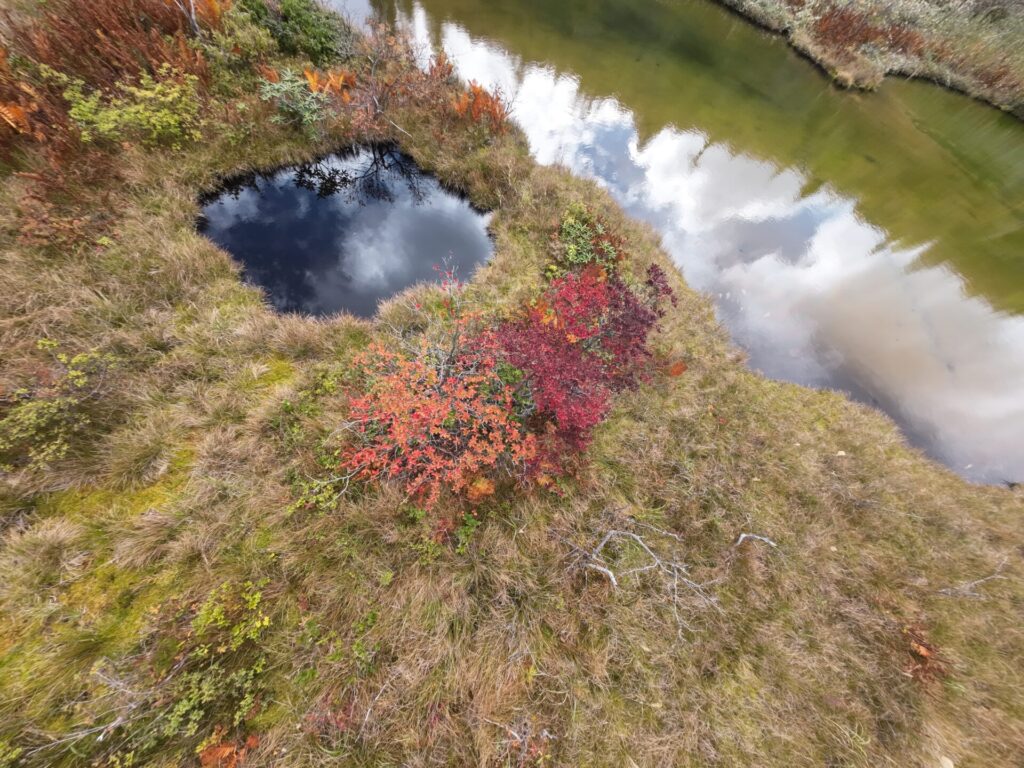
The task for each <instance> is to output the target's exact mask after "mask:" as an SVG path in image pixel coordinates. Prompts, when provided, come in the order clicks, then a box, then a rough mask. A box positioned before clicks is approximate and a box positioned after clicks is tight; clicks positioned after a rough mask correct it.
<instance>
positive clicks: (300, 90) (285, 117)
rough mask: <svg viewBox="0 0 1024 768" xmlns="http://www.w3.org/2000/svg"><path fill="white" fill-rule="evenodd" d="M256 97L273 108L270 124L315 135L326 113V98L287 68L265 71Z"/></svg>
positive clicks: (327, 101) (324, 94) (327, 111)
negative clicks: (277, 124) (274, 112)
mask: <svg viewBox="0 0 1024 768" xmlns="http://www.w3.org/2000/svg"><path fill="white" fill-rule="evenodd" d="M259 89H260V98H261V99H263V100H264V101H269V102H271V103H273V104H274V106H275V107H276V108H277V114H276V115H274V117H273V118H272V119H273V120H274V122H276V123H281V124H283V125H291V126H294V127H296V128H301V129H302V130H304V131H307V132H309V133H315V132H316V131H317V130H318V128H319V126H320V124H321V123H322V122H323V121H324V120H325V119H326V117H327V116H328V114H329V106H330V98H329V97H328V96H327V94H326V93H323V92H322V91H315V90H312V89H311V88H310V87H309V83H308V82H307V81H306V79H305V78H303V77H300V76H299V75H298V74H297V73H296V72H293V71H292V70H290V69H286V70H283V71H282V72H277V71H276V70H269V69H268V70H266V71H265V72H264V77H263V78H262V79H261V80H260V86H259Z"/></svg>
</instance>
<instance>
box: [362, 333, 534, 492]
mask: <svg viewBox="0 0 1024 768" xmlns="http://www.w3.org/2000/svg"><path fill="white" fill-rule="evenodd" d="M462 330H464V329H462ZM462 330H456V332H455V335H454V337H453V338H455V339H458V338H459V337H460V336H461V334H462ZM456 343H457V342H456ZM358 363H359V364H360V365H361V366H362V367H363V368H364V369H365V370H366V371H367V373H368V374H369V375H370V377H371V385H370V390H369V392H367V393H366V394H365V395H362V396H360V397H356V398H353V399H352V401H351V403H350V408H351V422H350V423H351V426H352V428H353V429H354V430H355V432H356V435H357V438H358V440H357V442H356V444H355V445H354V446H352V447H351V448H350V449H349V450H348V451H347V452H346V453H345V454H344V456H343V459H342V466H343V467H345V468H346V469H348V470H349V471H350V472H353V473H354V476H356V477H359V478H363V479H375V478H381V479H385V478H387V479H397V480H401V481H402V482H404V484H405V489H406V491H407V492H408V493H409V495H410V496H413V497H415V498H418V499H420V500H421V501H422V503H423V504H424V506H425V507H428V508H429V507H432V506H433V505H434V504H435V503H436V502H437V500H438V499H439V498H440V495H441V493H442V491H443V490H445V489H447V490H450V491H452V492H454V493H464V494H467V495H468V496H469V497H471V498H472V499H474V500H479V499H480V498H482V497H483V496H484V495H487V494H483V493H482V488H484V487H485V484H483V483H480V482H479V481H480V479H481V478H482V477H483V476H484V475H488V474H493V473H504V474H505V475H507V476H509V477H522V476H524V475H525V472H526V468H527V465H528V463H529V462H530V461H531V460H532V459H533V458H534V456H535V453H536V441H535V438H533V437H532V436H530V435H528V434H527V433H526V430H525V429H524V428H523V426H522V425H521V424H520V423H519V422H518V421H517V419H516V414H515V409H514V393H513V389H512V387H511V386H509V385H507V384H505V383H504V382H503V381H502V380H501V378H500V377H499V376H498V373H497V371H496V369H495V368H496V361H495V359H494V358H493V357H492V356H491V355H489V354H487V352H486V351H469V350H458V351H456V352H455V353H454V354H453V355H451V356H450V357H445V358H438V357H437V356H436V355H435V354H433V351H432V350H431V349H429V348H427V347H426V346H424V349H423V350H422V353H421V354H420V355H419V356H418V357H416V358H414V359H406V358H404V357H402V356H400V355H398V354H396V353H395V352H393V351H391V350H389V349H387V348H385V347H383V346H380V345H374V346H372V347H370V349H369V350H368V351H367V353H366V354H365V355H363V357H362V359H361V360H359V361H358ZM487 487H493V486H487Z"/></svg>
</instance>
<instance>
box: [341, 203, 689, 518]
mask: <svg viewBox="0 0 1024 768" xmlns="http://www.w3.org/2000/svg"><path fill="white" fill-rule="evenodd" d="M570 216H572V217H574V219H573V220H574V221H583V222H589V223H585V224H583V225H581V227H582V228H585V234H586V237H587V238H588V239H587V241H586V247H585V248H584V247H583V246H584V244H583V242H582V240H581V238H582V237H583V235H582V234H580V233H579V232H578V231H577V229H579V228H573V227H567V226H565V225H564V224H563V227H562V230H561V231H560V236H565V233H566V232H568V233H569V236H570V237H573V238H575V245H576V246H578V247H577V251H576V252H575V255H574V260H573V261H572V262H570V263H573V264H574V265H582V268H580V269H578V270H576V271H571V272H566V273H565V274H563V275H562V276H561V277H558V278H556V279H555V280H554V281H552V283H551V284H550V286H549V287H548V289H547V290H546V291H545V292H544V294H543V295H542V296H541V297H539V298H538V299H537V300H535V301H534V302H532V303H531V304H530V305H529V306H527V307H525V308H524V310H523V312H522V313H521V315H520V316H519V317H517V318H514V319H512V320H506V321H504V322H499V323H497V324H493V322H491V323H490V324H489V323H488V322H486V321H485V320H484V319H483V318H478V317H475V316H473V315H472V313H464V310H463V309H462V308H461V306H460V302H461V299H462V296H461V292H460V289H459V287H458V286H457V284H455V283H453V282H452V281H451V280H449V281H447V282H446V283H445V286H446V289H447V291H448V295H447V298H446V303H445V305H444V306H445V308H446V309H445V311H446V313H447V314H448V315H449V318H448V319H449V321H450V323H451V328H450V329H449V330H448V331H447V333H446V335H445V336H444V337H443V338H441V339H440V340H437V341H431V340H430V339H429V337H428V335H425V336H424V337H423V340H422V342H421V346H420V347H419V348H417V349H416V350H415V354H412V355H408V354H399V353H397V352H395V351H393V350H391V349H389V348H387V347H385V346H382V345H375V346H373V347H371V348H370V350H369V351H368V352H367V353H366V354H365V355H364V356H363V357H362V358H361V359H360V360H359V363H360V364H361V365H362V366H364V368H365V370H366V373H367V376H368V385H369V389H368V392H367V393H366V394H364V395H360V396H357V397H354V398H352V400H351V402H350V409H351V414H350V419H351V421H350V422H349V428H350V429H351V430H352V431H353V432H354V433H355V436H356V440H355V441H354V443H353V444H352V445H350V446H349V448H348V449H347V451H346V452H345V454H344V458H343V461H342V467H343V469H344V470H345V471H346V472H348V473H349V475H348V477H350V478H356V477H358V478H361V479H398V480H401V481H402V482H403V483H404V484H405V489H406V491H407V492H408V493H409V494H410V495H411V496H413V497H416V498H418V499H420V500H421V501H422V503H423V504H424V506H425V507H427V508H431V507H433V506H434V505H435V504H436V503H437V501H438V500H439V498H440V497H441V494H442V493H443V492H444V491H449V492H452V493H455V494H459V495H462V496H463V497H465V498H466V499H468V500H469V501H470V502H471V503H472V502H476V501H479V500H480V499H481V498H484V497H486V496H489V495H490V494H491V493H493V492H494V489H495V485H494V483H493V482H492V479H491V478H493V477H495V476H499V475H500V476H503V477H506V478H513V479H515V480H518V481H523V480H527V479H529V478H535V479H539V478H546V479H549V478H550V475H551V474H557V473H559V472H561V471H563V469H564V467H565V465H566V459H567V458H569V457H571V456H573V455H576V454H579V453H580V452H582V451H584V450H585V449H586V448H587V446H588V445H589V443H590V440H591V435H592V432H593V429H594V427H596V426H597V425H598V424H599V423H600V422H601V420H602V419H603V418H604V417H605V416H606V414H607V412H608V409H609V407H610V404H611V399H612V396H613V395H614V394H615V393H616V392H619V391H622V390H624V389H628V388H632V387H635V386H637V384H638V383H639V382H640V381H641V380H643V379H644V378H645V375H646V371H645V363H647V361H648V359H649V358H650V357H651V352H650V350H649V348H648V345H647V340H648V336H649V335H650V333H651V332H652V331H653V330H654V327H655V325H656V323H657V321H658V319H659V318H660V317H661V316H662V314H663V312H662V304H663V302H664V301H666V300H674V297H673V295H672V291H671V290H670V289H669V287H668V282H667V279H666V277H665V274H664V273H663V272H662V271H661V270H660V269H659V268H658V267H656V266H651V267H650V269H649V270H648V272H647V275H646V277H645V279H644V280H643V281H642V282H635V281H633V282H630V281H629V280H628V279H627V278H626V277H625V276H623V275H620V274H619V273H618V272H617V271H616V270H614V269H612V268H611V266H610V265H611V264H612V261H611V259H610V256H609V253H610V252H611V253H614V254H615V257H616V258H618V257H619V256H620V255H621V250H618V251H610V250H609V249H608V248H604V249H603V248H602V244H604V243H607V242H611V241H612V238H611V237H610V236H609V235H607V234H606V233H605V232H604V230H603V228H602V229H600V230H599V229H598V228H597V227H596V226H594V224H593V222H594V219H593V218H592V217H590V215H589V213H586V212H585V211H582V209H581V211H576V212H570V213H569V214H567V218H569V217H570ZM570 244H572V243H570ZM563 245H569V244H563ZM566 250H567V249H566ZM583 251H585V252H586V254H589V256H588V258H586V259H585V258H584V257H583V255H582V254H583ZM606 264H607V265H609V266H605V265H606Z"/></svg>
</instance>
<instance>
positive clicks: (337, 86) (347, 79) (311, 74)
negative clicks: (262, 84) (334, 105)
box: [274, 69, 356, 104]
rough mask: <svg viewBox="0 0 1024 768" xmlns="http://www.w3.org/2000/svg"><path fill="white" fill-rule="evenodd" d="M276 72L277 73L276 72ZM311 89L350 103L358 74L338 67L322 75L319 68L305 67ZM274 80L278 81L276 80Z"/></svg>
mask: <svg viewBox="0 0 1024 768" xmlns="http://www.w3.org/2000/svg"><path fill="white" fill-rule="evenodd" d="M275 74H276V73H275ZM302 74H303V75H305V76H306V82H307V83H308V84H309V90H311V91H313V93H325V94H329V95H333V96H337V97H338V98H340V99H341V100H342V102H344V103H345V104H348V103H349V102H350V101H352V89H353V88H355V87H356V76H355V74H354V73H352V72H349V71H348V70H346V69H337V70H333V71H330V72H327V73H326V74H324V75H322V76H321V74H320V72H319V71H317V70H311V69H304V70H303V71H302ZM274 82H277V81H276V80H275V81H274Z"/></svg>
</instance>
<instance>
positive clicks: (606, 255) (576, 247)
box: [555, 205, 621, 276]
mask: <svg viewBox="0 0 1024 768" xmlns="http://www.w3.org/2000/svg"><path fill="white" fill-rule="evenodd" d="M558 243H559V244H560V246H561V252H560V253H559V254H558V259H557V260H558V262H559V264H558V265H557V267H558V272H559V275H561V274H564V272H565V271H566V269H579V268H581V267H585V266H586V265H588V264H595V263H596V264H599V265H601V266H604V267H608V266H611V265H612V264H613V263H614V262H615V261H616V260H617V259H618V258H619V252H620V251H621V244H620V241H619V238H618V237H616V236H614V235H612V234H611V233H609V232H608V230H607V229H606V227H605V225H604V224H603V223H602V222H601V220H600V219H598V218H597V217H596V216H594V215H593V214H592V213H590V211H588V210H587V209H586V208H584V207H583V206H581V205H573V206H570V207H569V209H568V210H567V211H566V212H565V214H564V215H563V217H562V224H561V226H560V228H559V231H558ZM559 275H555V276H559Z"/></svg>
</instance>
